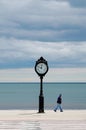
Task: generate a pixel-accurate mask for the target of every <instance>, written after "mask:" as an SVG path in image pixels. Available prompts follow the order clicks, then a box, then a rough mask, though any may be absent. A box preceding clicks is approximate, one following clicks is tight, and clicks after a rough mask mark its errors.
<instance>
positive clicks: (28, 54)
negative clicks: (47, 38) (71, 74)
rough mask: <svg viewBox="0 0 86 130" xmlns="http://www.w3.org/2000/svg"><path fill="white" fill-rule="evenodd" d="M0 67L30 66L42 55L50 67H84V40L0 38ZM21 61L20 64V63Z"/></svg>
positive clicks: (85, 62)
mask: <svg viewBox="0 0 86 130" xmlns="http://www.w3.org/2000/svg"><path fill="white" fill-rule="evenodd" d="M0 43H2V44H0V68H2V65H3V64H4V65H5V67H6V66H7V65H9V67H11V66H12V65H13V67H14V66H15V67H18V65H19V66H20V67H25V66H26V67H28V66H29V67H32V66H33V65H34V64H33V63H34V62H35V61H36V59H38V58H39V57H40V56H44V57H45V58H46V59H47V60H48V61H49V63H50V66H51V67H68V66H70V67H76V66H78V67H83V66H84V67H85V66H86V58H85V57H86V49H85V48H86V43H85V42H39V41H28V40H16V39H4V38H3V39H0ZM21 63H22V64H21Z"/></svg>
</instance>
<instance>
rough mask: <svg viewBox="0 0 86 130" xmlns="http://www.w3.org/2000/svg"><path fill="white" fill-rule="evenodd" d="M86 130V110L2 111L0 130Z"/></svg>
mask: <svg viewBox="0 0 86 130" xmlns="http://www.w3.org/2000/svg"><path fill="white" fill-rule="evenodd" d="M5 129H8V130H14V129H15V130H86V110H64V112H60V111H57V112H54V111H53V110H45V113H38V111H37V110H0V130H5Z"/></svg>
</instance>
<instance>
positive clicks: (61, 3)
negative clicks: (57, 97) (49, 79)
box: [0, 0, 86, 68]
mask: <svg viewBox="0 0 86 130" xmlns="http://www.w3.org/2000/svg"><path fill="white" fill-rule="evenodd" d="M85 5H86V2H85V1H84V0H82V3H81V0H80V1H78V0H36V1H34V0H25V1H24V0H21V1H20V0H15V1H12V0H0V10H1V11H0V68H5V67H6V68H10V67H11V68H18V67H21V68H22V67H32V66H33V65H34V61H35V60H36V59H37V58H39V57H40V56H41V55H42V56H44V57H45V58H46V59H48V60H49V64H50V66H51V67H86V59H85V57H86V51H85V48H86V36H85V34H86V24H85V21H86V8H85Z"/></svg>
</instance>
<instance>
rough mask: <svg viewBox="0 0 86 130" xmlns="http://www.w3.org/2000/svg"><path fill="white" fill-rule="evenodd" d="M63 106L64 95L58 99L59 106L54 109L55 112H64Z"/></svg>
mask: <svg viewBox="0 0 86 130" xmlns="http://www.w3.org/2000/svg"><path fill="white" fill-rule="evenodd" d="M61 104H62V94H60V95H59V97H58V98H57V106H56V107H55V109H54V111H55V112H56V111H57V109H58V108H59V109H60V112H63V109H62V106H61Z"/></svg>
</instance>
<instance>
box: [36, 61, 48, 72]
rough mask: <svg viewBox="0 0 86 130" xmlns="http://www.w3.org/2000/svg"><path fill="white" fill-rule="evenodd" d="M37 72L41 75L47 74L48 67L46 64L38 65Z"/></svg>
mask: <svg viewBox="0 0 86 130" xmlns="http://www.w3.org/2000/svg"><path fill="white" fill-rule="evenodd" d="M36 71H37V73H39V74H45V73H46V72H47V65H46V64H44V63H39V64H37V66H36Z"/></svg>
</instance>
